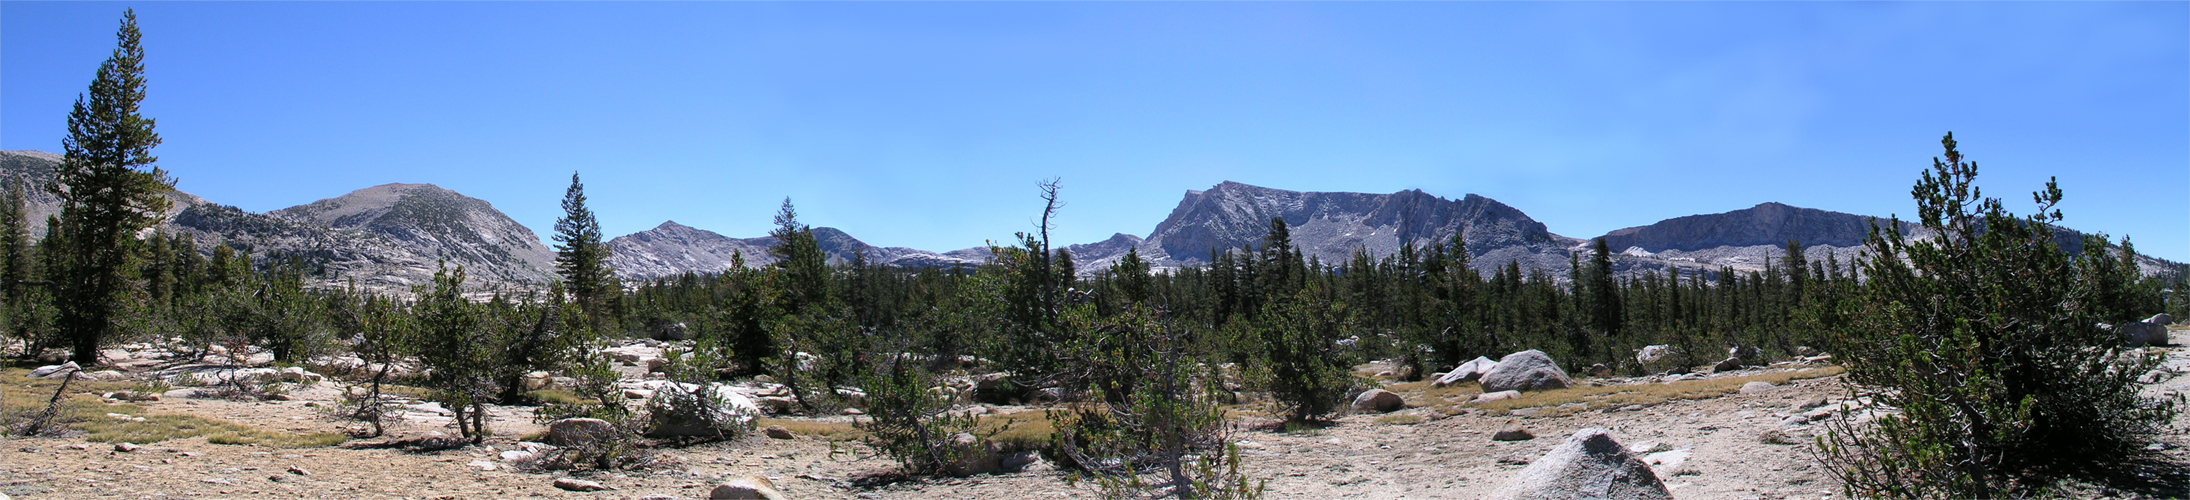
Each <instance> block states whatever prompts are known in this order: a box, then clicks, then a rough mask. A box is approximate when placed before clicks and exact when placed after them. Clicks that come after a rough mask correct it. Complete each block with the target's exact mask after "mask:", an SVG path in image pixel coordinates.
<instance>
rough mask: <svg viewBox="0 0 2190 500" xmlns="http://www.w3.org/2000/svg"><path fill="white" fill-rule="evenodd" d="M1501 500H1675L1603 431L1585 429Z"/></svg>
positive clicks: (1503, 491) (1526, 472) (1533, 466)
mask: <svg viewBox="0 0 2190 500" xmlns="http://www.w3.org/2000/svg"><path fill="white" fill-rule="evenodd" d="M1490 498H1493V499H1497V500H1581V499H1591V500H1600V499H1601V500H1672V498H1673V494H1672V493H1671V492H1669V491H1666V489H1665V483H1663V482H1660V481H1658V475H1657V474H1656V473H1655V472H1652V471H1651V470H1650V465H1648V464H1644V463H1643V462H1642V460H1639V459H1637V458H1635V455H1633V454H1631V453H1629V452H1628V451H1627V448H1626V447H1624V446H1620V443H1619V442H1617V441H1613V440H1612V435H1611V434H1610V433H1607V432H1605V431H1604V430H1603V429H1582V430H1580V431H1577V432H1575V433H1574V435H1573V436H1571V437H1568V438H1567V439H1566V442H1565V443H1562V444H1560V445H1559V447H1557V448H1552V449H1551V452H1550V453H1546V454H1544V457H1543V458H1540V459H1537V460H1536V461H1535V462H1533V463H1530V464H1529V466H1528V468H1527V469H1522V470H1521V473H1520V475H1517V476H1514V477H1513V479H1512V480H1510V481H1507V482H1506V485H1505V486H1503V487H1500V488H1498V491H1497V492H1494V493H1491V495H1490Z"/></svg>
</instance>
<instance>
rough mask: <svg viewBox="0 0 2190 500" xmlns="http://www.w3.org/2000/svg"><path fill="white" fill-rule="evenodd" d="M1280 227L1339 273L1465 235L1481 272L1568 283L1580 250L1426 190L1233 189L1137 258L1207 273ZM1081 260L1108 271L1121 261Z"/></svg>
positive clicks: (1200, 202) (1475, 202) (1509, 211)
mask: <svg viewBox="0 0 2190 500" xmlns="http://www.w3.org/2000/svg"><path fill="white" fill-rule="evenodd" d="M1272 218H1281V219H1284V220H1285V223H1286V225H1287V226H1288V227H1289V231H1290V232H1291V235H1292V238H1293V243H1294V244H1295V245H1298V246H1299V247H1300V248H1301V250H1302V251H1303V252H1304V253H1306V254H1307V255H1309V256H1312V257H1315V258H1317V259H1320V260H1322V261H1323V262H1325V263H1333V264H1336V263H1343V262H1345V261H1346V260H1347V259H1348V258H1350V257H1351V256H1352V254H1353V252H1354V251H1355V250H1356V249H1367V250H1368V251H1369V253H1370V254H1371V255H1375V256H1384V255H1390V254H1392V253H1394V252H1397V251H1398V250H1399V246H1400V245H1407V244H1411V245H1432V244H1439V245H1441V244H1444V243H1445V242H1448V241H1450V240H1451V239H1452V235H1453V234H1454V233H1455V232H1459V233H1461V234H1463V235H1464V237H1463V239H1464V240H1465V241H1466V242H1467V244H1468V253H1469V254H1470V255H1471V257H1472V258H1473V259H1475V260H1474V264H1475V266H1476V267H1477V268H1478V269H1485V270H1488V269H1491V268H1492V267H1494V266H1500V265H1504V264H1505V263H1506V262H1507V261H1512V260H1519V261H1521V262H1522V267H1528V268H1545V269H1547V270H1550V271H1554V274H1564V273H1565V271H1566V267H1567V264H1566V258H1567V254H1566V248H1568V247H1571V246H1573V245H1574V244H1575V242H1576V241H1578V240H1574V239H1572V238H1566V237H1562V236H1559V235H1555V234H1551V232H1549V231H1547V230H1545V228H1544V225H1543V223H1541V222H1537V221H1536V220H1535V219H1530V218H1529V217H1528V215H1527V214H1523V213H1521V211H1520V210H1515V209H1514V208H1513V207H1509V206H1506V205H1505V204H1504V203H1499V202H1498V201H1496V200H1492V199H1490V198H1485V197H1482V196H1477V195H1472V194H1471V195H1468V196H1467V197H1465V198H1462V199H1459V200H1448V199H1444V198H1440V197H1437V196H1432V195H1429V194H1427V193H1423V192H1422V191H1419V190H1414V191H1400V192H1397V193H1391V194H1366V193H1320V192H1300V191H1286V190H1281V189H1270V188H1265V187H1258V186H1250V185H1246V184H1240V183H1236V182H1226V183H1223V184H1218V185H1217V186H1216V187H1212V188H1210V189H1209V190H1207V191H1188V192H1187V193H1186V197H1185V199H1183V200H1181V201H1180V202H1179V206H1178V208H1175V209H1172V211H1171V216H1170V217H1167V218H1165V219H1164V221H1163V222H1162V223H1159V224H1157V225H1156V229H1155V230H1154V231H1153V232H1151V233H1150V234H1149V236H1148V238H1147V239H1146V240H1144V241H1142V242H1140V243H1139V244H1138V245H1137V248H1139V249H1140V252H1141V255H1142V258H1144V259H1148V260H1150V261H1151V262H1156V263H1158V265H1159V266H1160V267H1176V266H1189V265H1201V264H1205V263H1207V261H1208V259H1209V255H1210V251H1211V250H1213V249H1214V250H1230V249H1237V248H1242V247H1258V246H1260V245H1261V244H1262V238H1263V236H1264V235H1265V234H1268V233H1269V229H1270V220H1271V219H1272ZM1113 240H1115V238H1113ZM1117 253H1118V254H1123V253H1124V252H1123V250H1122V249H1120V250H1118V251H1117ZM1076 257H1079V258H1078V259H1075V260H1081V259H1086V260H1089V261H1101V260H1103V259H1105V258H1109V259H1114V258H1115V257H1116V255H1099V254H1091V255H1084V256H1078V255H1076ZM1090 263H1091V264H1093V263H1097V262H1090ZM1083 269H1090V268H1089V267H1085V266H1083Z"/></svg>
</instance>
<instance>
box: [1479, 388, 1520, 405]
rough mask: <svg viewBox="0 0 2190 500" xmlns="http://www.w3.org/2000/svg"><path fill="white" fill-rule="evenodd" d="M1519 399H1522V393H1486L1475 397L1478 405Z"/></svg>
mask: <svg viewBox="0 0 2190 500" xmlns="http://www.w3.org/2000/svg"><path fill="white" fill-rule="evenodd" d="M1518 397H1521V391H1498V392H1486V393H1483V394H1482V395H1478V396H1476V397H1475V402H1477V403H1488V402H1492V401H1505V400H1508V399H1513V398H1518Z"/></svg>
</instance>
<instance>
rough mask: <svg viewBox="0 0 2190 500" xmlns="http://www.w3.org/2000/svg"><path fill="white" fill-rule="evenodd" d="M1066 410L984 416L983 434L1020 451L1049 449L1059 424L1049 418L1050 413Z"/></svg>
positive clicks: (981, 425) (981, 424)
mask: <svg viewBox="0 0 2190 500" xmlns="http://www.w3.org/2000/svg"><path fill="white" fill-rule="evenodd" d="M1053 411H1064V410H1035V411H1023V412H1019V413H1013V414H1009V415H983V416H981V418H980V419H979V422H980V424H979V425H980V430H981V432H982V433H987V434H989V440H990V441H995V442H997V443H1001V444H1003V445H1004V446H1006V447H1010V448H1012V449H1019V450H1034V449H1043V448H1048V447H1049V444H1050V442H1051V441H1052V440H1053V439H1054V438H1055V437H1056V436H1057V424H1056V423H1055V422H1052V421H1051V420H1050V418H1049V414H1050V412H1053Z"/></svg>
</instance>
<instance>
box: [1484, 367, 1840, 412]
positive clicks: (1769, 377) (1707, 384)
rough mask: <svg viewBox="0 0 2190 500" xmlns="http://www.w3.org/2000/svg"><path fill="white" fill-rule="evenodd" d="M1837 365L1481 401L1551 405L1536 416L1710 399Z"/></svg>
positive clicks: (1512, 406) (1498, 407)
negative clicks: (1562, 408)
mask: <svg viewBox="0 0 2190 500" xmlns="http://www.w3.org/2000/svg"><path fill="white" fill-rule="evenodd" d="M1842 371H1843V370H1842V369H1841V368H1840V367H1838V366H1827V367H1823V368H1809V369H1803V370H1796V371H1789V372H1773V373H1764V374H1758V375H1749V376H1742V377H1726V378H1716V379H1708V380H1684V381H1680V382H1668V383H1663V384H1636V385H1608V386H1580V387H1568V388H1565V389H1559V390H1553V391H1543V392H1525V393H1521V397H1519V398H1514V399H1508V400H1504V401H1493V402H1490V403H1484V404H1483V405H1482V408H1483V409H1484V410H1486V411H1490V412H1492V413H1505V412H1511V411H1513V410H1516V409H1521V408H1537V407H1553V408H1550V409H1549V410H1552V411H1550V412H1539V413H1537V415H1540V416H1549V415H1554V414H1565V413H1572V412H1577V411H1587V410H1596V409H1602V408H1607V407H1613V408H1617V407H1621V406H1627V405H1649V404H1657V403H1661V402H1665V401H1666V400H1672V399H1710V398H1716V397H1720V396H1725V395H1727V394H1732V393H1735V392H1740V391H1741V386H1742V384H1747V383H1750V382H1760V381H1761V382H1770V383H1772V385H1781V384H1786V383H1787V382H1791V381H1795V380H1803V379H1812V378H1819V377H1830V376H1833V375H1839V374H1840V373H1841V372H1842ZM1572 403H1582V404H1584V405H1586V406H1584V407H1582V408H1570V409H1564V410H1561V409H1558V408H1556V407H1558V406H1560V405H1566V404H1572Z"/></svg>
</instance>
